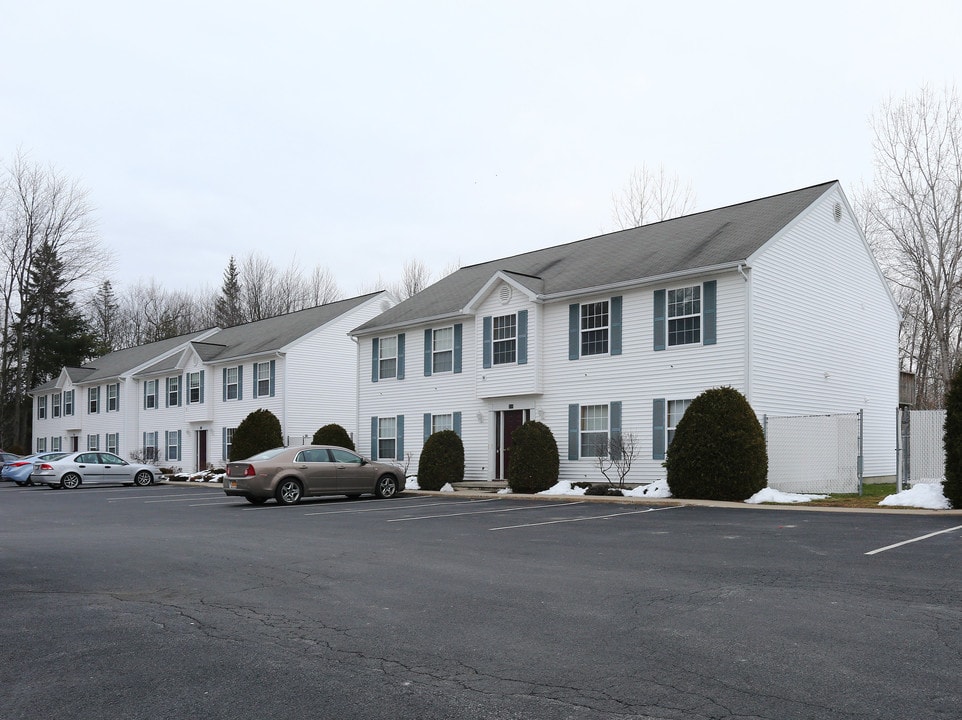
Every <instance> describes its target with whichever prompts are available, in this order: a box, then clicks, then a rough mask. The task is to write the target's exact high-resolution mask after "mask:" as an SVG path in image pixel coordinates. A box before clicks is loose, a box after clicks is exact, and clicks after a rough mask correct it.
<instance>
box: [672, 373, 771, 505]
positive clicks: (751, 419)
mask: <svg viewBox="0 0 962 720" xmlns="http://www.w3.org/2000/svg"><path fill="white" fill-rule="evenodd" d="M665 468H666V469H667V471H668V487H669V489H670V490H671V494H672V495H673V496H674V497H676V498H692V499H702V500H732V501H742V500H747V499H748V498H750V497H751V496H752V495H754V494H755V493H757V492H758V491H759V490H761V489H762V488H764V487H765V486H766V484H767V482H768V451H767V449H766V448H765V432H764V430H762V426H761V424H760V423H759V422H758V418H757V417H755V411H754V410H752V407H751V405H749V404H748V400H746V399H745V396H744V395H742V394H741V393H740V392H738V391H737V390H735V389H734V388H730V387H721V388H713V389H711V390H706V391H705V392H703V393H702V394H701V395H699V396H698V397H696V398H695V399H694V400H692V402H691V405H689V406H688V409H687V410H686V411H685V414H684V416H683V417H682V419H681V420H680V421H679V422H678V426H677V427H676V428H675V436H674V439H673V440H672V441H671V446H670V447H669V448H668V454H667V459H666V460H665Z"/></svg>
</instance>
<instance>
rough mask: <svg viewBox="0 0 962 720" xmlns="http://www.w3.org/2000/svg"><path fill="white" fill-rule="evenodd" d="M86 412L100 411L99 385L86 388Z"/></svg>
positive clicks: (94, 413) (94, 412)
mask: <svg viewBox="0 0 962 720" xmlns="http://www.w3.org/2000/svg"><path fill="white" fill-rule="evenodd" d="M87 412H88V413H90V414H91V415H96V414H97V413H99V412H100V386H97V387H92V388H87Z"/></svg>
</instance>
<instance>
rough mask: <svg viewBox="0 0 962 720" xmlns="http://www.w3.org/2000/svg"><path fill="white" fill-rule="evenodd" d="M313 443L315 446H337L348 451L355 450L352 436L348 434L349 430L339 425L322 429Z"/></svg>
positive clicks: (315, 436) (333, 424)
mask: <svg viewBox="0 0 962 720" xmlns="http://www.w3.org/2000/svg"><path fill="white" fill-rule="evenodd" d="M311 443H313V444H314V445H337V446H338V447H342V448H347V449H348V450H353V449H354V441H353V440H351V436H350V435H348V434H347V430H345V429H344V428H343V427H341V426H340V425H338V424H337V423H331V424H329V425H325V426H324V427H322V428H320V429H319V430H318V431H317V432H316V433H314V439H313V440H311Z"/></svg>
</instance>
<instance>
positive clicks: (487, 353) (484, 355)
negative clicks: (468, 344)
mask: <svg viewBox="0 0 962 720" xmlns="http://www.w3.org/2000/svg"><path fill="white" fill-rule="evenodd" d="M481 326H482V330H481V367H483V368H485V369H487V368H489V367H491V336H492V333H493V332H494V331H493V330H492V325H491V316H490V315H485V316H484V318H483V319H482V320H481Z"/></svg>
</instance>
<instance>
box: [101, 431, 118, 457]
mask: <svg viewBox="0 0 962 720" xmlns="http://www.w3.org/2000/svg"><path fill="white" fill-rule="evenodd" d="M104 450H106V451H107V452H109V453H113V454H114V455H116V454H117V453H119V452H120V433H107V435H106V447H104Z"/></svg>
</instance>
